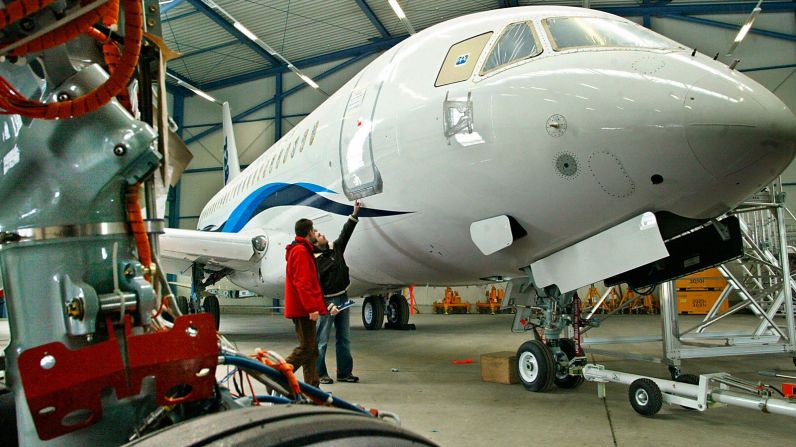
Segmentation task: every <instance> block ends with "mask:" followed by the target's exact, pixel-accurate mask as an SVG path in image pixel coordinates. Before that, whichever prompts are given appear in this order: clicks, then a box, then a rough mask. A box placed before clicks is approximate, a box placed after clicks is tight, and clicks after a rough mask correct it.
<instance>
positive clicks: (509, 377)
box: [481, 351, 520, 384]
mask: <svg viewBox="0 0 796 447" xmlns="http://www.w3.org/2000/svg"><path fill="white" fill-rule="evenodd" d="M481 380H483V381H484V382H495V383H505V384H514V383H520V379H519V378H518V377H517V355H516V353H515V352H512V351H501V352H492V353H489V354H483V355H481Z"/></svg>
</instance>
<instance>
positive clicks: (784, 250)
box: [777, 205, 796, 346]
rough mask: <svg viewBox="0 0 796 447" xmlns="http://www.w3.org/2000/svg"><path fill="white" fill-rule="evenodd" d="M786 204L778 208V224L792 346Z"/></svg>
mask: <svg viewBox="0 0 796 447" xmlns="http://www.w3.org/2000/svg"><path fill="white" fill-rule="evenodd" d="M784 208H785V206H784V205H780V206H779V207H778V208H777V225H778V226H779V239H780V244H779V246H780V247H779V248H780V250H779V256H780V258H781V259H780V265H781V266H782V272H783V273H782V281H783V284H782V291H783V292H784V294H785V321H787V323H788V344H790V345H791V346H793V345H794V343H795V342H796V325H795V324H796V323H795V322H794V320H793V293H792V292H793V291H792V290H791V282H790V259H788V243H787V240H788V239H787V238H788V235H787V233H786V231H785V211H784Z"/></svg>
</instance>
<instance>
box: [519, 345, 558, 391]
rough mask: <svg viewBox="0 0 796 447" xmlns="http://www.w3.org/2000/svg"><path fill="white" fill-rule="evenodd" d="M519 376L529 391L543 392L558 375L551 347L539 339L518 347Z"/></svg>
mask: <svg viewBox="0 0 796 447" xmlns="http://www.w3.org/2000/svg"><path fill="white" fill-rule="evenodd" d="M517 372H518V374H517V376H518V377H519V378H520V382H522V386H524V387H525V389H526V390H528V391H533V392H539V393H543V392H545V391H547V390H549V389H550V387H551V386H552V385H553V380H554V379H555V377H556V371H555V361H554V360H553V353H552V352H550V348H548V347H547V345H545V344H544V343H542V342H540V341H538V340H531V341H526V342H525V343H523V344H522V345H520V348H519V349H517Z"/></svg>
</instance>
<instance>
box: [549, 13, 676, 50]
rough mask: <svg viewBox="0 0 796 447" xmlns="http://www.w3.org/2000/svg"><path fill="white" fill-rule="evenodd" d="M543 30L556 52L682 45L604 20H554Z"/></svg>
mask: <svg viewBox="0 0 796 447" xmlns="http://www.w3.org/2000/svg"><path fill="white" fill-rule="evenodd" d="M544 26H545V28H546V29H547V35H548V36H549V37H550V43H551V44H552V45H553V49H554V50H556V51H561V50H566V49H571V48H587V47H609V48H617V47H618V48H623V47H624V48H652V49H659V50H664V49H674V48H680V45H678V44H677V43H675V42H674V41H671V40H669V39H667V38H665V37H663V36H661V35H660V34H657V33H654V32H652V31H650V30H648V29H646V28H644V27H643V26H640V25H636V24H635V23H631V22H624V21H620V20H613V19H606V18H601V17H554V18H549V19H545V21H544Z"/></svg>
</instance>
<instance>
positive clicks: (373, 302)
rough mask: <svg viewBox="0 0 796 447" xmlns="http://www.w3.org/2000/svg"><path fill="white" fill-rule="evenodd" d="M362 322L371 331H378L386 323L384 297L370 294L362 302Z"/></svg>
mask: <svg viewBox="0 0 796 447" xmlns="http://www.w3.org/2000/svg"><path fill="white" fill-rule="evenodd" d="M362 324H364V325H365V329H367V330H369V331H377V330H379V329H381V327H382V325H384V299H382V297H380V296H369V297H367V298H365V302H364V303H362Z"/></svg>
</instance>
